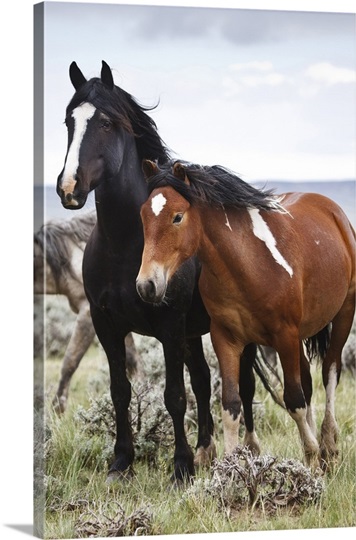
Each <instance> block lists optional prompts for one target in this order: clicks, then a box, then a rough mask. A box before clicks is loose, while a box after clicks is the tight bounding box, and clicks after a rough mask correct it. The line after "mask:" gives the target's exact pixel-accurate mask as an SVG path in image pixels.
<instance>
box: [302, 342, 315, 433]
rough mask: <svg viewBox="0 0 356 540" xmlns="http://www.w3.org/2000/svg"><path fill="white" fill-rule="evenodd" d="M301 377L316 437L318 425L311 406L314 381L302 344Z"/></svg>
mask: <svg viewBox="0 0 356 540" xmlns="http://www.w3.org/2000/svg"><path fill="white" fill-rule="evenodd" d="M300 375H301V381H302V387H303V392H304V397H305V402H306V405H307V422H308V424H309V426H310V429H311V430H312V432H313V435H314V436H315V437H316V424H315V418H314V412H313V408H312V405H311V398H312V394H313V381H312V377H311V374H310V364H309V361H308V359H307V357H306V356H305V353H304V348H303V343H300Z"/></svg>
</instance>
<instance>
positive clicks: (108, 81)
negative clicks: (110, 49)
mask: <svg viewBox="0 0 356 540" xmlns="http://www.w3.org/2000/svg"><path fill="white" fill-rule="evenodd" d="M101 80H102V82H103V83H104V84H105V86H107V87H108V88H110V90H113V89H114V79H113V76H112V73H111V68H110V66H109V65H108V64H107V63H106V62H105V61H104V60H102V66H101Z"/></svg>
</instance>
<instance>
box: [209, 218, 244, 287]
mask: <svg viewBox="0 0 356 540" xmlns="http://www.w3.org/2000/svg"><path fill="white" fill-rule="evenodd" d="M200 220H201V231H202V232H201V237H200V244H199V249H198V256H199V258H200V259H201V261H202V262H203V264H204V265H205V266H206V269H209V271H211V273H212V274H215V269H216V264H217V261H219V263H220V266H221V268H222V267H225V266H226V265H230V264H231V263H232V262H233V266H234V272H235V273H236V272H239V273H241V278H242V276H243V274H244V272H245V266H246V265H245V263H244V259H245V256H246V250H248V249H249V245H250V243H251V240H252V238H251V237H250V235H251V230H250V229H251V225H250V220H249V216H248V213H247V210H245V209H241V210H238V211H236V210H235V211H233V213H231V211H225V210H224V209H211V210H210V209H209V212H206V211H204V208H202V209H201V211H200Z"/></svg>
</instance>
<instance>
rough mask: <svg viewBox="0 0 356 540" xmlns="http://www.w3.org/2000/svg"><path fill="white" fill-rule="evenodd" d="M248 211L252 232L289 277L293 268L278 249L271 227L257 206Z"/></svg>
mask: <svg viewBox="0 0 356 540" xmlns="http://www.w3.org/2000/svg"><path fill="white" fill-rule="evenodd" d="M248 213H249V214H250V217H251V221H252V227H253V234H254V235H255V236H256V237H257V238H259V239H260V240H262V242H264V243H265V244H266V247H267V248H268V249H269V251H270V252H271V254H272V257H273V258H274V260H275V261H276V262H277V263H278V264H280V265H281V266H282V267H283V268H284V269H285V270H286V271H287V272H288V274H289V275H290V277H292V276H293V269H292V268H291V267H290V266H289V264H288V263H287V261H286V260H285V258H284V257H283V255H282V254H281V253H280V252H279V251H278V249H277V242H276V239H275V237H274V236H273V234H272V232H271V229H270V228H269V227H268V225H267V223H266V222H265V220H264V219H263V217H262V216H261V214H260V211H259V210H258V209H257V208H249V209H248Z"/></svg>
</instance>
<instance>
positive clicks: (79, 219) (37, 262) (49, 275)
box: [34, 211, 138, 413]
mask: <svg viewBox="0 0 356 540" xmlns="http://www.w3.org/2000/svg"><path fill="white" fill-rule="evenodd" d="M95 223H96V212H95V211H91V212H87V213H85V214H80V215H78V216H74V217H73V218H72V219H69V220H52V221H48V222H47V223H45V224H44V225H42V227H41V228H40V229H39V230H38V232H36V233H35V234H34V293H35V294H51V295H57V294H59V295H63V296H66V297H67V299H68V302H69V306H70V308H71V310H72V311H73V312H74V313H75V314H76V315H77V317H76V320H75V324H74V328H73V332H72V334H71V337H70V340H69V342H68V344H67V347H66V350H65V353H64V357H63V361H62V368H61V377H60V381H59V385H58V389H57V392H56V395H55V397H54V399H53V406H54V408H55V410H56V411H57V412H58V413H63V412H64V411H65V409H66V407H67V402H68V392H69V386H70V381H71V378H72V376H73V374H74V373H75V371H76V370H77V368H78V366H79V364H80V362H81V360H82V358H83V356H84V355H85V353H86V352H87V350H88V348H89V347H90V345H91V344H92V342H93V340H94V338H95V335H96V334H95V330H94V326H93V323H92V320H91V315H90V306H89V302H88V300H87V297H86V295H85V292H84V286H83V276H82V261H83V253H84V248H85V246H86V243H87V241H88V239H89V236H90V234H91V232H92V230H93V228H94V225H95ZM126 347H127V356H128V358H127V369H128V372H129V374H130V376H132V375H134V374H135V373H136V372H137V369H138V355H137V351H136V348H135V343H134V340H133V337H132V334H128V335H127V337H126Z"/></svg>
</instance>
